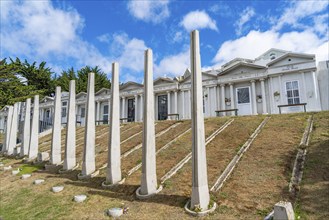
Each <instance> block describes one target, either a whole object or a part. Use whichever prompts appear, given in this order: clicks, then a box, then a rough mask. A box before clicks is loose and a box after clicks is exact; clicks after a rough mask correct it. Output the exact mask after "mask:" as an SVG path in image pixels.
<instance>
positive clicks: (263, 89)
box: [260, 79, 267, 114]
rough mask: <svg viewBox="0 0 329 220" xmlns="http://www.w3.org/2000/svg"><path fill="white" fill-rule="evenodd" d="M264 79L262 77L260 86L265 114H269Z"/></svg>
mask: <svg viewBox="0 0 329 220" xmlns="http://www.w3.org/2000/svg"><path fill="white" fill-rule="evenodd" d="M264 80H265V79H260V86H261V89H262V102H263V114H267V101H266V94H265V83H264Z"/></svg>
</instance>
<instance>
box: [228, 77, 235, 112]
mask: <svg viewBox="0 0 329 220" xmlns="http://www.w3.org/2000/svg"><path fill="white" fill-rule="evenodd" d="M229 85H230V97H231V109H235V100H234V90H233V83H230V84H229ZM231 114H232V115H233V114H234V113H233V112H232V113H231Z"/></svg>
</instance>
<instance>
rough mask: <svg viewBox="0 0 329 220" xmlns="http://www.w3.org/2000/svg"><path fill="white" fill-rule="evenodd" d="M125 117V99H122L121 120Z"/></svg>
mask: <svg viewBox="0 0 329 220" xmlns="http://www.w3.org/2000/svg"><path fill="white" fill-rule="evenodd" d="M125 117H126V97H122V118H125Z"/></svg>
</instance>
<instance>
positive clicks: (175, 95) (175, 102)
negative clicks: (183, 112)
mask: <svg viewBox="0 0 329 220" xmlns="http://www.w3.org/2000/svg"><path fill="white" fill-rule="evenodd" d="M174 105H175V107H174V111H175V114H178V111H177V106H178V103H177V91H176V90H175V92H174Z"/></svg>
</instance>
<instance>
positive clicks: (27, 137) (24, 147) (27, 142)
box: [20, 98, 31, 157]
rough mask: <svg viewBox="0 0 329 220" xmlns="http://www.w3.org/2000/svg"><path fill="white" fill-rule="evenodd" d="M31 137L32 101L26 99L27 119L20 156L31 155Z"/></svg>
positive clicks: (25, 120)
mask: <svg viewBox="0 0 329 220" xmlns="http://www.w3.org/2000/svg"><path fill="white" fill-rule="evenodd" d="M30 135H31V99H30V98H28V99H26V103H25V117H24V130H23V145H22V147H21V152H20V156H21V157H23V156H25V155H27V154H28V153H29V148H30Z"/></svg>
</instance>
